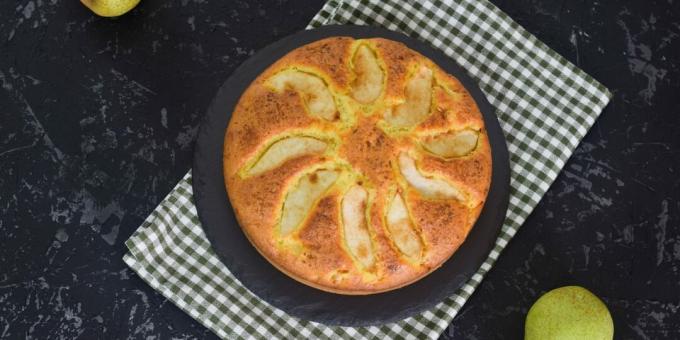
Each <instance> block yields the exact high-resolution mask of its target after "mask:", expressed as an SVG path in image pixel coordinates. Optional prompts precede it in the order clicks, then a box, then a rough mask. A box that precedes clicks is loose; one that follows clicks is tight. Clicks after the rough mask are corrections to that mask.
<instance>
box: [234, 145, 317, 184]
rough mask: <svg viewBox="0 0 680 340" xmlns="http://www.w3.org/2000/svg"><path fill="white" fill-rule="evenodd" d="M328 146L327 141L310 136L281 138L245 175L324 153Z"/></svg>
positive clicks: (251, 174) (254, 174)
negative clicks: (306, 156) (305, 156)
mask: <svg viewBox="0 0 680 340" xmlns="http://www.w3.org/2000/svg"><path fill="white" fill-rule="evenodd" d="M327 146H328V145H327V143H326V142H324V141H321V140H319V139H316V138H314V137H308V136H291V137H286V138H283V139H280V140H278V141H276V142H274V143H273V144H272V145H270V146H269V147H268V148H267V150H265V151H264V153H263V154H262V156H260V158H259V159H258V160H257V161H256V162H255V164H253V165H252V166H251V167H250V168H249V169H247V170H246V171H245V172H244V177H248V176H256V175H260V174H262V173H264V172H267V171H269V170H272V169H275V168H277V167H279V166H281V165H282V164H283V163H285V162H287V161H289V160H291V159H295V158H298V157H301V156H304V155H310V154H320V153H323V152H324V151H325V150H326V147H327Z"/></svg>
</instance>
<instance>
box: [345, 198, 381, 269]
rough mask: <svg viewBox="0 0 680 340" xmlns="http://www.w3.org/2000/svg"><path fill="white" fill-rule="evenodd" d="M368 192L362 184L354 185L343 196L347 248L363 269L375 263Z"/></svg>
mask: <svg viewBox="0 0 680 340" xmlns="http://www.w3.org/2000/svg"><path fill="white" fill-rule="evenodd" d="M367 201H368V192H367V191H366V189H364V188H363V187H362V186H360V185H354V186H352V187H351V188H350V189H349V190H347V192H346V193H345V196H344V197H343V198H342V224H343V234H344V237H345V243H346V246H347V249H348V250H349V252H350V254H351V255H352V257H354V259H355V260H356V261H357V262H359V264H360V265H361V267H362V268H363V269H369V268H371V267H373V265H374V264H375V256H374V254H373V246H372V244H371V234H370V233H369V231H368V218H367V216H366V206H367Z"/></svg>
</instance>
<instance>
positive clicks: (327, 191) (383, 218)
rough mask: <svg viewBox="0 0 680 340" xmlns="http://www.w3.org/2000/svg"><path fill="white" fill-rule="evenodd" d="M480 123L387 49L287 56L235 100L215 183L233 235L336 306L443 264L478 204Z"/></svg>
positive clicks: (404, 53) (430, 72) (408, 57)
mask: <svg viewBox="0 0 680 340" xmlns="http://www.w3.org/2000/svg"><path fill="white" fill-rule="evenodd" d="M490 151H491V150H490V147H489V141H488V138H487V134H486V130H485V129H484V122H483V120H482V116H481V114H480V112H479V109H478V108H477V105H476V104H475V102H474V100H473V99H472V97H471V96H470V94H469V93H468V92H467V91H466V90H465V88H464V87H463V86H462V85H461V83H460V82H459V81H458V80H457V79H456V78H454V77H453V76H451V75H449V74H447V73H445V72H444V71H442V70H441V69H440V68H439V67H438V66H437V65H435V64H434V63H433V62H432V61H430V60H429V59H427V58H425V57H424V56H422V55H420V54H419V53H417V52H415V51H413V50H411V49H409V48H407V47H406V46H405V45H403V44H401V43H398V42H395V41H391V40H386V39H379V38H375V39H363V40H355V39H352V38H348V37H333V38H327V39H323V40H320V41H316V42H314V43H311V44H308V45H305V46H302V47H300V48H298V49H295V50H293V51H292V52H290V53H288V54H287V55H286V56H284V57H283V58H281V59H279V60H278V61H277V62H276V63H274V64H273V65H271V66H270V67H269V68H268V69H267V70H266V71H264V72H263V73H262V74H261V75H260V76H259V77H257V79H255V80H254V81H253V83H252V84H251V85H250V86H249V87H248V89H247V90H246V91H245V92H244V93H243V95H242V96H241V98H240V100H239V102H238V105H237V106H236V108H235V110H234V112H233V115H232V117H231V121H230V122H229V127H228V128H227V133H226V137H225V141H224V177H225V181H226V186H227V192H228V194H229V198H230V200H231V203H232V205H233V207H234V210H235V212H236V217H237V219H238V221H239V224H240V225H241V227H242V228H243V231H244V232H245V234H246V235H247V236H248V238H249V239H250V241H251V242H252V243H253V245H254V246H255V248H256V249H257V250H258V251H259V252H260V253H261V254H262V255H263V256H264V257H265V258H266V259H267V260H268V261H269V262H271V263H272V264H273V265H274V266H276V267H277V268H279V269H280V270H281V271H283V272H284V273H286V274H287V275H289V276H291V277H293V278H294V279H296V280H298V281H301V282H303V283H305V284H308V285H310V286H313V287H316V288H319V289H323V290H327V291H332V292H337V293H343V294H370V293H376V292H381V291H386V290H390V289H394V288H398V287H401V286H403V285H406V284H408V283H411V282H413V281H415V280H418V279H420V278H421V277H423V276H425V275H427V274H428V273H429V272H431V271H432V270H434V269H436V268H437V267H439V266H440V265H441V264H442V263H443V262H444V261H446V260H447V259H448V258H449V257H450V256H451V255H452V254H453V253H454V252H455V251H456V249H458V247H459V246H460V244H461V243H462V242H463V240H464V239H465V237H466V236H467V234H468V232H469V231H470V228H471V227H472V225H473V224H474V222H475V221H476V219H477V217H478V215H479V212H480V211H481V208H482V206H483V204H484V201H485V199H486V195H487V192H488V190H489V183H490V179H491V152H490Z"/></svg>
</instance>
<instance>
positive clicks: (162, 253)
mask: <svg viewBox="0 0 680 340" xmlns="http://www.w3.org/2000/svg"><path fill="white" fill-rule="evenodd" d="M329 24H355V25H373V26H382V27H385V28H387V29H391V30H396V31H401V32H404V33H406V34H408V35H410V36H412V37H415V38H418V39H421V40H423V41H426V42H429V43H430V44H432V45H433V46H434V47H435V48H438V49H440V50H442V51H443V52H444V53H445V54H446V55H448V56H449V57H451V58H453V59H454V60H455V61H456V62H458V63H459V64H460V65H462V66H463V67H464V68H465V69H466V70H467V71H468V72H469V74H470V75H471V76H472V77H473V78H474V79H475V80H477V81H478V82H479V86H480V87H481V89H482V91H483V92H484V93H485V94H486V96H487V98H488V99H489V102H491V104H492V105H493V106H494V107H495V108H496V109H497V112H496V113H497V116H498V119H499V121H500V123H501V127H502V129H503V132H504V133H505V136H506V139H507V142H508V149H509V151H510V168H511V183H510V186H511V193H510V206H509V208H508V212H507V217H506V220H505V224H504V226H503V229H502V232H501V235H500V237H499V238H498V240H497V241H496V246H495V248H494V249H493V250H492V251H491V253H490V254H489V257H488V259H487V260H486V261H485V262H484V264H482V266H481V267H480V268H479V270H478V272H477V273H476V274H475V275H473V276H472V278H471V279H470V281H469V282H468V283H466V284H465V285H464V286H463V287H462V288H461V289H460V290H459V291H458V292H457V293H456V294H455V295H453V296H451V297H450V298H448V299H447V300H445V301H443V302H441V303H440V304H438V305H437V306H436V307H435V308H433V309H432V310H429V311H426V312H424V313H422V314H420V315H416V316H413V317H411V318H408V319H405V320H402V321H399V322H396V323H392V324H386V325H381V326H371V327H357V328H352V327H329V326H326V325H323V324H319V323H315V322H309V321H305V320H300V319H297V318H293V317H291V316H289V315H287V314H286V313H284V312H283V311H281V310H278V309H276V308H274V307H272V306H271V305H269V304H268V303H266V302H264V301H262V300H260V299H259V298H257V297H256V296H255V295H253V294H252V293H251V292H250V291H248V290H247V289H246V288H245V287H243V286H242V285H241V284H240V283H239V282H238V281H237V280H236V279H235V278H234V276H233V275H232V274H231V273H230V272H229V270H228V269H227V268H226V267H225V266H224V265H223V264H222V263H221V262H220V261H219V259H218V258H217V256H216V255H215V253H214V252H213V251H212V249H211V248H210V243H209V242H208V240H207V239H206V237H205V235H204V233H203V230H202V228H201V226H200V224H199V221H198V217H197V215H196V207H195V206H194V203H193V200H192V188H191V172H189V173H187V175H186V176H185V177H184V178H183V179H182V180H181V181H180V182H179V184H177V186H176V187H175V188H174V189H173V190H172V192H171V193H170V194H169V195H168V196H167V197H166V198H165V199H164V200H163V202H161V204H160V205H159V206H158V207H157V208H156V209H155V210H154V211H153V213H152V214H151V215H150V216H149V217H148V218H147V219H146V221H144V224H143V225H142V226H141V227H140V228H139V229H138V230H137V231H136V232H135V233H134V235H132V237H130V239H129V240H128V241H127V243H126V244H127V247H128V248H129V250H130V251H129V253H127V254H126V255H125V257H124V260H125V262H126V263H127V264H128V265H129V266H130V267H132V269H134V270H135V271H136V272H137V273H138V274H139V276H140V277H141V278H143V279H144V280H145V281H146V282H148V283H149V284H150V285H151V286H152V287H153V288H154V289H156V290H158V291H159V292H161V294H163V295H164V296H165V297H167V298H168V299H169V300H171V301H172V302H174V303H175V304H176V305H177V306H178V307H179V308H181V309H182V310H184V311H185V312H187V313H189V315H191V316H192V317H193V318H195V319H196V320H198V321H199V322H201V323H202V324H204V325H205V326H206V327H208V328H210V329H211V330H213V331H214V332H215V333H216V334H217V335H219V336H220V337H222V338H225V339H238V338H262V339H264V338H267V339H272V338H286V339H298V338H327V339H335V338H338V337H342V338H352V339H358V338H375V339H383V338H398V339H425V338H431V339H435V338H438V337H439V335H440V334H441V332H442V331H444V329H446V327H447V326H448V325H449V323H450V322H451V320H452V319H453V318H454V316H455V315H456V313H457V312H458V311H459V310H460V308H461V307H462V306H463V304H464V303H465V301H466V300H467V299H468V297H470V295H471V294H472V293H473V292H474V290H475V288H476V287H477V285H479V283H480V281H481V280H482V278H483V277H484V275H485V274H486V273H487V272H488V271H489V270H490V269H491V266H492V265H493V264H494V262H495V261H496V259H497V258H498V256H499V255H500V252H501V251H502V250H503V248H504V247H505V246H506V244H507V243H508V241H510V239H511V238H512V237H513V235H514V234H515V232H517V230H518V229H519V227H520V226H521V225H522V223H523V222H524V220H525V219H526V217H527V216H528V215H529V213H531V211H532V210H533V209H534V207H535V206H536V204H537V203H538V201H539V200H540V199H541V197H542V196H543V195H544V194H545V192H546V191H547V190H548V188H549V187H550V184H551V183H552V182H553V181H554V180H555V177H557V174H558V173H559V171H560V169H561V168H562V167H563V166H564V164H565V162H566V161H567V159H568V158H569V156H570V155H571V154H572V152H573V151H574V149H575V148H576V146H577V145H578V143H579V141H580V140H581V139H582V138H583V136H584V135H585V134H586V132H587V131H588V129H589V128H590V127H591V126H592V124H593V123H594V122H595V119H596V118H597V116H598V115H599V114H600V112H601V111H602V109H603V108H604V106H605V105H606V104H607V102H608V101H609V98H610V96H611V95H610V93H609V91H607V89H606V88H604V87H603V86H602V85H601V84H600V83H598V82H597V81H595V80H594V79H593V78H591V77H590V76H588V75H587V74H585V73H584V72H583V71H581V70H579V69H578V68H576V67H575V66H574V65H572V64H570V63H569V62H568V61H566V60H565V59H564V58H562V57H561V56H559V55H558V54H556V53H555V52H554V51H552V50H550V49H549V48H548V47H547V46H546V45H544V44H543V43H541V42H540V41H538V40H537V39H536V38H535V37H534V36H532V35H531V34H530V33H528V32H527V31H525V30H524V29H523V28H522V27H520V26H519V25H518V24H517V23H515V22H514V21H513V20H512V19H511V18H510V17H508V16H507V15H506V14H505V13H503V12H501V11H500V10H499V9H498V8H496V7H495V6H494V5H493V4H491V3H490V2H488V1H486V0H457V1H456V0H418V1H408V2H402V1H397V0H373V1H350V0H348V1H337V0H331V1H329V2H328V3H326V4H325V5H324V7H323V8H322V9H321V11H320V12H319V13H318V14H317V15H316V16H315V17H314V18H313V20H312V22H311V23H310V24H309V28H313V27H318V26H321V25H329Z"/></svg>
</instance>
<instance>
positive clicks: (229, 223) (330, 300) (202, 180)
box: [193, 26, 510, 326]
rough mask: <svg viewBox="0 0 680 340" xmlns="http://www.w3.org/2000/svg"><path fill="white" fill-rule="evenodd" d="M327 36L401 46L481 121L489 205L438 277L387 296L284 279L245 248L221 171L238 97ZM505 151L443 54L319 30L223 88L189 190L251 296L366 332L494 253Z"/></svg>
mask: <svg viewBox="0 0 680 340" xmlns="http://www.w3.org/2000/svg"><path fill="white" fill-rule="evenodd" d="M332 36H349V37H353V38H356V39H361V38H374V37H381V38H386V39H391V40H395V41H399V42H402V43H404V44H405V45H406V46H408V47H409V48H411V49H413V50H415V51H418V52H420V53H421V54H423V55H424V56H426V57H428V58H430V59H431V60H432V61H433V62H435V63H436V64H438V65H439V67H441V68H442V69H443V70H444V71H446V72H448V73H449V74H451V75H453V76H455V77H456V78H458V80H460V82H461V83H462V84H463V85H464V86H465V88H466V89H467V90H468V91H469V92H470V94H471V95H472V97H473V98H474V99H475V101H476V102H477V105H478V107H479V109H480V111H481V112H482V115H483V116H484V122H485V124H486V129H487V134H488V136H489V141H490V144H491V152H492V160H493V174H492V178H491V188H490V190H489V195H488V197H487V201H486V203H485V205H484V208H483V209H482V212H481V215H480V216H479V219H478V220H477V223H476V224H475V226H474V227H473V228H472V230H471V231H470V233H469V234H468V236H467V239H466V240H465V242H464V243H463V244H462V245H461V246H460V248H459V249H458V250H457V251H456V252H455V253H454V254H453V256H452V257H451V258H450V259H449V260H448V261H446V262H445V263H444V264H443V265H442V266H441V267H440V268H439V269H437V270H435V271H434V272H432V273H431V274H429V275H428V276H426V277H424V278H422V279H421V280H419V281H416V282H415V283H412V284H410V285H408V286H405V287H402V288H399V289H396V290H392V291H388V292H385V293H379V294H373V295H364V296H348V295H339V294H333V293H328V292H324V291H321V290H318V289H315V288H312V287H309V286H306V285H304V284H302V283H299V282H298V281H295V280H293V279H291V278H290V277H288V276H286V275H285V274H283V273H282V272H280V271H279V270H277V269H276V268H275V267H274V266H272V265H271V264H270V263H269V262H267V260H265V258H264V257H262V256H261V255H260V254H259V253H258V252H257V250H255V248H254V247H253V246H252V245H251V243H250V242H249V241H248V239H247V238H246V236H245V235H244V233H243V231H242V230H241V228H240V227H239V225H238V222H237V221H236V217H235V216H234V212H233V210H232V207H231V205H230V203H229V199H228V197H227V191H226V188H225V183H224V178H223V171H222V167H223V164H222V151H223V150H222V149H223V143H224V134H225V132H226V129H227V124H228V123H229V118H230V117H231V113H232V111H233V109H234V107H235V106H236V104H237V102H238V100H239V98H240V97H241V94H242V93H243V91H245V89H246V88H247V87H248V86H249V85H250V83H251V82H252V81H253V80H254V79H255V78H256V77H257V76H258V75H259V74H260V73H262V72H263V71H264V70H265V69H266V68H267V67H268V66H269V65H271V64H273V63H274V62H275V61H276V60H278V59H279V58H281V57H283V56H284V55H285V54H287V53H288V52H290V51H292V50H294V49H296V48H298V47H300V46H302V45H305V44H308V43H310V42H313V41H316V40H320V39H323V38H327V37H332ZM509 183H510V168H509V163H508V150H507V146H506V144H505V138H504V136H503V133H502V131H501V128H500V125H499V124H498V120H497V119H496V115H495V112H494V108H493V107H492V106H491V105H490V104H489V102H488V101H487V100H486V98H485V97H484V95H483V94H482V92H481V90H480V89H479V87H478V86H477V83H476V82H475V81H473V80H472V79H471V78H470V77H469V76H468V75H467V73H466V72H465V70H464V69H462V68H461V67H460V66H458V64H456V63H455V62H454V61H453V60H452V59H450V58H448V57H447V56H445V55H444V54H443V53H441V52H439V51H437V50H435V49H434V48H432V47H430V46H429V45H426V44H424V43H422V42H420V41H417V40H415V39H413V38H410V37H408V36H405V35H403V34H400V33H396V32H392V31H388V30H385V29H381V28H376V27H367V26H325V27H322V28H319V29H314V30H306V31H302V32H298V33H295V34H293V35H291V36H288V37H286V38H283V39H281V40H279V41H277V42H275V43H273V44H271V45H269V46H267V47H265V48H263V49H262V50H260V51H259V52H257V53H256V54H255V55H253V56H252V57H251V58H250V59H248V60H247V61H246V62H244V63H243V64H242V65H241V66H240V67H239V68H238V69H236V71H234V73H233V74H232V75H231V76H230V77H229V79H227V81H226V82H224V85H222V87H221V88H220V89H219V91H218V92H217V95H216V96H215V98H214V99H213V101H212V103H211V104H210V107H209V108H208V112H207V114H206V116H205V118H204V119H203V121H202V123H201V127H200V130H199V132H198V138H197V141H196V146H195V150H194V164H193V189H194V201H195V203H196V208H197V210H198V216H199V219H200V221H201V224H202V226H203V229H204V230H205V233H206V235H207V236H208V239H209V240H210V243H211V244H212V247H213V249H214V250H215V252H216V253H217V255H218V256H219V258H220V259H221V260H222V262H223V263H224V264H225V265H226V266H227V268H229V270H230V271H231V273H232V274H233V275H234V276H235V277H236V278H237V279H238V280H239V281H240V282H241V283H242V284H243V285H244V286H245V287H246V288H247V289H249V290H250V291H251V292H253V293H254V294H255V295H257V296H258V297H260V298H261V299H263V300H264V301H266V302H268V303H270V304H271V305H273V306H274V307H276V308H279V309H281V310H283V311H285V312H286V313H288V314H290V315H292V316H295V317H298V318H301V319H305V320H311V321H317V322H321V323H324V324H328V325H343V326H366V325H376V324H384V323H388V322H394V321H398V320H401V319H404V318H407V317H409V316H413V315H415V314H417V313H419V312H422V311H424V310H426V309H428V308H432V307H434V306H435V305H436V304H438V303H439V302H442V301H443V300H444V299H446V298H447V297H449V296H451V295H453V294H454V293H456V291H457V290H458V288H459V287H460V286H461V285H462V284H464V283H465V282H466V281H467V280H468V279H469V278H470V277H471V276H472V275H473V274H474V273H475V272H476V271H477V269H478V268H479V266H480V265H481V264H482V262H483V261H484V260H485V259H486V258H487V256H488V254H489V252H490V251H491V249H492V248H493V247H494V243H495V241H496V238H497V237H498V234H499V232H500V229H501V227H502V225H503V220H504V219H505V212H506V210H507V206H508V198H509V189H510V185H509Z"/></svg>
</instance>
